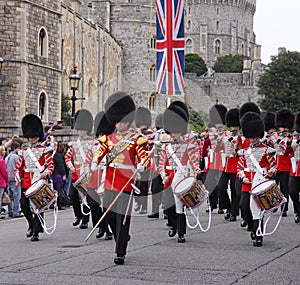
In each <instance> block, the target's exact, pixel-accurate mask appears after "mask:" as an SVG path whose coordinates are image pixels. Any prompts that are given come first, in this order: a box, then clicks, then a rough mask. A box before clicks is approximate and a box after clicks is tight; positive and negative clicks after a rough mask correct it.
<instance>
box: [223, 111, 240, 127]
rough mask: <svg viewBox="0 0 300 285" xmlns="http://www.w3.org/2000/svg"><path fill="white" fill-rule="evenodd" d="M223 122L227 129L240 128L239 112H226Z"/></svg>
mask: <svg viewBox="0 0 300 285" xmlns="http://www.w3.org/2000/svg"><path fill="white" fill-rule="evenodd" d="M225 121H226V126H227V127H229V128H230V127H239V126H240V112H239V109H237V108H234V109H230V110H228V111H227V112H226V115H225Z"/></svg>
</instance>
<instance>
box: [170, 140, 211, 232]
mask: <svg viewBox="0 0 300 285" xmlns="http://www.w3.org/2000/svg"><path fill="white" fill-rule="evenodd" d="M166 149H167V152H168V154H169V157H171V158H172V159H173V160H174V162H175V163H176V165H177V167H178V168H179V172H178V171H176V174H178V175H177V178H176V179H177V180H179V179H183V178H186V177H187V176H188V173H189V170H188V169H187V168H186V167H184V166H183V165H182V163H181V162H180V160H179V158H178V157H177V155H176V151H177V150H178V149H179V147H177V148H176V149H175V151H174V150H173V148H172V145H171V144H168V145H167V147H166ZM176 174H175V175H174V178H173V181H174V184H173V182H172V184H173V185H172V188H173V189H175V187H176V185H177V183H176V184H175V177H176ZM206 192H207V198H206V199H207V206H208V209H210V210H209V213H208V225H207V227H206V229H204V228H203V227H202V225H201V223H200V218H199V215H200V206H199V207H197V208H198V212H197V214H195V213H194V211H193V209H192V208H190V207H189V210H190V211H191V213H192V215H193V216H194V218H195V220H196V224H195V225H191V224H190V222H189V219H188V215H187V207H184V213H185V216H186V223H187V225H188V227H189V228H190V229H195V228H197V227H198V226H199V228H200V229H201V231H202V232H207V231H208V230H209V228H210V225H211V207H210V203H209V196H208V191H207V190H206ZM175 195H176V194H175Z"/></svg>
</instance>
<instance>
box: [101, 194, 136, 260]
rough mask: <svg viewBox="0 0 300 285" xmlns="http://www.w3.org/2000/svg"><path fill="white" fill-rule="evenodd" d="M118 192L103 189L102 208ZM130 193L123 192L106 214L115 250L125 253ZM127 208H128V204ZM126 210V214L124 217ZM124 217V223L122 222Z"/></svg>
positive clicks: (106, 205) (107, 204)
mask: <svg viewBox="0 0 300 285" xmlns="http://www.w3.org/2000/svg"><path fill="white" fill-rule="evenodd" d="M118 194H119V191H115V190H105V191H104V194H103V210H104V211H106V209H107V208H108V207H109V206H110V205H111V203H112V201H113V200H114V199H115V197H116V196H117V195H118ZM129 197H130V193H127V192H123V193H122V195H121V196H120V197H119V199H118V200H117V201H116V203H115V204H114V205H113V207H112V208H111V210H110V211H109V212H108V214H107V221H108V224H109V225H110V227H111V229H112V232H113V235H114V239H115V242H116V248H115V252H116V254H119V255H125V254H126V249H127V244H128V240H129V228H130V221H131V208H132V199H131V200H130V201H129ZM129 203H130V205H129V208H128V204H129ZM126 211H127V215H126V217H125V214H126ZM124 219H125V223H124V224H123V222H124Z"/></svg>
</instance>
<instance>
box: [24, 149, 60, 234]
mask: <svg viewBox="0 0 300 285" xmlns="http://www.w3.org/2000/svg"><path fill="white" fill-rule="evenodd" d="M26 152H27V153H28V155H29V157H30V159H31V160H32V161H33V162H34V164H35V166H36V168H37V169H36V170H35V171H34V174H33V178H32V181H33V183H32V185H33V184H34V183H35V182H37V181H38V180H39V179H40V174H41V172H43V171H44V169H45V167H44V166H41V164H40V163H39V161H38V159H37V158H36V156H35V155H34V153H33V152H32V150H31V148H30V147H29V148H27V150H26ZM49 187H50V189H51V190H53V184H52V183H49ZM54 193H55V202H54V212H53V215H54V224H53V225H52V226H51V227H49V228H47V226H46V220H45V219H44V218H43V217H42V216H41V214H40V212H39V209H37V208H36V207H35V206H34V204H33V203H32V202H31V201H30V204H31V206H32V208H33V211H34V213H35V214H36V215H37V217H38V219H39V221H40V223H41V225H42V227H43V229H44V231H45V233H46V234H48V235H51V234H52V233H53V232H54V231H55V229H56V223H57V216H58V206H57V196H58V195H57V193H56V192H54Z"/></svg>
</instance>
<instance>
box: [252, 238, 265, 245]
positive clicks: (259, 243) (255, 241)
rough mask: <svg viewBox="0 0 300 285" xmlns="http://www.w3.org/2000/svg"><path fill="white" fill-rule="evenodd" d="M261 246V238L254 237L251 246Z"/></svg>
mask: <svg viewBox="0 0 300 285" xmlns="http://www.w3.org/2000/svg"><path fill="white" fill-rule="evenodd" d="M262 244H263V239H262V237H256V238H255V240H254V241H253V246H262Z"/></svg>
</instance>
